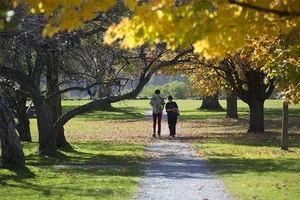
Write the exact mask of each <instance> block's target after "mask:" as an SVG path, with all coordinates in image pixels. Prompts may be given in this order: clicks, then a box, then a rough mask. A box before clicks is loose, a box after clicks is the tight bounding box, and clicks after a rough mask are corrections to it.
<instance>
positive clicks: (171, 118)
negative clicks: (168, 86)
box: [166, 96, 179, 137]
mask: <svg viewBox="0 0 300 200" xmlns="http://www.w3.org/2000/svg"><path fill="white" fill-rule="evenodd" d="M168 100H169V102H168V103H167V104H166V111H167V115H168V124H169V129H170V136H171V137H175V135H176V124H177V115H178V113H179V112H178V106H177V103H176V102H174V101H173V97H172V96H169V97H168Z"/></svg>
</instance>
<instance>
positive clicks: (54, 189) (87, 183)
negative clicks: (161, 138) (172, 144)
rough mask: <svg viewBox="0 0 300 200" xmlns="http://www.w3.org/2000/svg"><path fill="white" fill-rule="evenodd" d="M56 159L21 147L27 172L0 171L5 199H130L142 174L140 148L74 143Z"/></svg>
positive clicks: (32, 147) (30, 146)
mask: <svg viewBox="0 0 300 200" xmlns="http://www.w3.org/2000/svg"><path fill="white" fill-rule="evenodd" d="M72 145H73V149H72V150H70V149H65V150H61V151H60V153H59V155H58V156H57V157H55V158H49V157H40V156H38V155H37V153H36V150H37V143H24V144H23V146H24V151H25V154H26V166H27V167H26V168H25V169H22V170H7V169H0V193H1V196H2V197H4V199H132V196H133V195H134V193H135V192H136V187H137V183H138V180H139V177H140V176H141V174H142V172H141V169H140V164H141V163H142V162H143V161H144V150H143V149H144V147H143V145H141V144H133V143H131V144H129V143H128V144H126V143H124V142H123V143H111V142H110V143H108V142H100V141H94V142H73V143H72Z"/></svg>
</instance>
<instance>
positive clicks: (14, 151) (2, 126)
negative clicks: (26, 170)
mask: <svg viewBox="0 0 300 200" xmlns="http://www.w3.org/2000/svg"><path fill="white" fill-rule="evenodd" d="M13 120H14V119H13V116H12V113H11V111H10V109H9V108H8V107H7V106H6V105H5V104H4V103H3V102H2V101H0V122H1V123H0V140H1V151H2V153H1V165H2V166H3V167H5V168H20V167H24V166H25V157H24V152H23V148H22V145H21V141H20V138H19V137H18V135H17V133H16V131H15V126H14V121H13Z"/></svg>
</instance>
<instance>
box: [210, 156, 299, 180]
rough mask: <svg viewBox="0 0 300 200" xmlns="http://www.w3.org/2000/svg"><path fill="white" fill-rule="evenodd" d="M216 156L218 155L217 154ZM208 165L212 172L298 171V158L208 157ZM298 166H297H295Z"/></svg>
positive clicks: (221, 173) (222, 173)
mask: <svg viewBox="0 0 300 200" xmlns="http://www.w3.org/2000/svg"><path fill="white" fill-rule="evenodd" d="M217 156H218V155H217ZM208 162H209V165H210V167H212V169H213V171H214V173H216V174H220V175H224V174H243V173H248V172H257V173H268V172H281V173H282V172H292V173H295V172H297V171H298V172H299V171H300V169H299V164H300V162H299V159H295V158H284V159H278V158H276V159H265V158H257V159H253V158H251V159H248V158H236V157H235V158H230V157H229V158H228V157H225V158H209V160H208ZM296 166H298V168H297V167H296Z"/></svg>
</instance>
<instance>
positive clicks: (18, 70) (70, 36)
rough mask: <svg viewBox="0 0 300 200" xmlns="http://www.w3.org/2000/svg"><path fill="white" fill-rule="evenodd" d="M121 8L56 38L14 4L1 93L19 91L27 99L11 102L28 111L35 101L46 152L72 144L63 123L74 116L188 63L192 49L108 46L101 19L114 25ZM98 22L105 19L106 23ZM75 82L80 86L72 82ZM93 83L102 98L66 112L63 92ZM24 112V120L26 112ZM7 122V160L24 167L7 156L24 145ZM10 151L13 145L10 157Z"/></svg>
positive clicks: (5, 37) (5, 35)
mask: <svg viewBox="0 0 300 200" xmlns="http://www.w3.org/2000/svg"><path fill="white" fill-rule="evenodd" d="M122 12H127V11H126V10H124V9H123V8H122V5H119V7H115V8H114V10H112V11H111V12H110V13H106V14H105V15H104V14H103V17H102V18H101V19H95V20H93V22H91V23H89V24H86V28H83V29H81V30H80V31H77V32H73V33H66V32H62V33H58V34H56V35H55V36H54V37H52V38H42V37H41V35H40V32H41V30H42V27H43V26H45V22H46V21H45V18H44V16H42V15H33V14H26V7H25V6H23V5H19V6H18V7H16V8H15V19H16V28H15V29H13V30H10V29H7V30H2V31H0V37H1V42H2V45H1V58H2V64H0V75H1V77H3V79H2V85H3V88H4V89H3V90H2V91H4V90H10V91H11V92H9V93H6V92H5V93H3V94H4V95H5V94H8V95H5V96H7V99H9V97H11V96H12V95H11V94H13V93H14V92H15V93H18V94H15V95H21V96H22V101H17V102H13V101H9V100H7V102H13V103H14V104H15V105H16V106H17V107H22V108H23V111H24V108H25V105H26V99H27V97H29V98H30V99H32V101H33V104H34V106H35V110H36V117H37V124H38V133H39V138H38V139H39V152H40V154H41V155H48V156H53V155H55V154H56V153H57V148H58V147H64V146H66V145H68V142H67V141H66V138H65V136H64V131H63V126H64V125H65V124H66V123H67V122H68V121H69V120H70V119H71V118H73V117H74V116H76V115H78V114H81V113H83V112H86V111H88V110H90V109H92V108H94V107H96V106H102V105H103V104H109V103H112V102H117V101H121V100H124V99H131V98H135V97H136V96H137V95H138V94H139V93H140V91H141V90H142V88H143V87H144V85H146V84H147V82H148V81H149V80H150V78H151V76H152V75H153V74H154V73H155V72H157V71H158V70H160V69H161V68H162V67H165V66H172V65H175V64H180V63H183V62H187V61H189V59H188V58H187V57H186V56H185V55H186V54H188V53H190V52H191V51H192V50H191V49H188V50H178V51H176V52H171V51H169V50H167V49H166V47H165V45H158V46H157V48H156V49H155V50H152V49H151V48H149V47H148V45H143V46H141V47H139V48H136V49H133V50H121V49H119V48H117V47H114V46H107V45H105V44H103V31H105V30H106V28H105V26H104V25H103V23H102V21H106V22H107V24H108V25H109V24H110V23H112V22H111V21H110V19H115V20H118V16H116V13H122ZM98 20H102V21H101V23H100V22H99V21H98ZM108 25H107V26H108ZM136 78H138V80H139V81H138V83H137V84H136V85H134V86H132V87H133V88H132V90H131V91H130V92H128V93H125V94H120V91H121V89H122V87H124V86H126V85H128V84H130V83H131V80H133V79H136ZM42 83H44V84H46V91H42V90H41V88H42V87H41V84H42ZM75 83H76V85H78V84H80V85H81V86H80V87H78V86H73V85H75ZM91 87H99V88H100V90H101V91H102V93H101V98H97V99H96V100H95V101H92V102H90V103H88V104H85V105H82V106H80V107H77V108H75V109H72V110H70V111H68V112H66V113H62V109H61V98H60V96H61V94H63V93H65V92H68V91H71V90H79V91H86V90H88V89H89V88H91ZM3 105H4V104H3ZM11 107H13V105H12V106H11ZM3 109H4V107H3ZM13 111H14V112H15V114H16V116H19V115H21V113H20V112H19V110H18V109H13ZM22 114H24V116H23V118H24V119H25V118H26V112H23V113H22ZM7 116H9V114H8V115H7ZM23 118H21V117H20V118H19V117H18V124H19V125H18V126H19V127H27V128H19V129H18V132H19V135H20V136H21V138H22V139H23V138H27V139H26V140H30V137H25V135H30V133H29V132H26V131H29V128H28V127H29V124H28V122H29V121H28V117H27V119H26V120H22V119H23ZM5 119H8V118H5ZM5 119H3V120H5ZM9 119H12V118H9ZM5 126H6V127H2V128H3V129H2V130H5V131H4V132H3V134H1V136H3V137H1V148H2V155H1V156H2V164H3V165H6V166H10V165H16V166H23V165H24V158H22V159H21V158H19V157H14V159H8V157H10V158H11V156H13V155H16V153H15V152H19V151H20V150H21V149H22V148H21V145H20V143H19V142H18V141H16V137H14V136H15V135H16V133H15V132H14V129H7V127H8V125H5ZM23 136H24V137H23ZM4 138H8V139H9V140H6V139H4ZM13 143H14V144H19V145H18V148H16V146H12V145H11V144H13ZM6 149H10V150H9V152H10V155H11V156H9V155H8V154H7V153H8V151H6Z"/></svg>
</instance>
